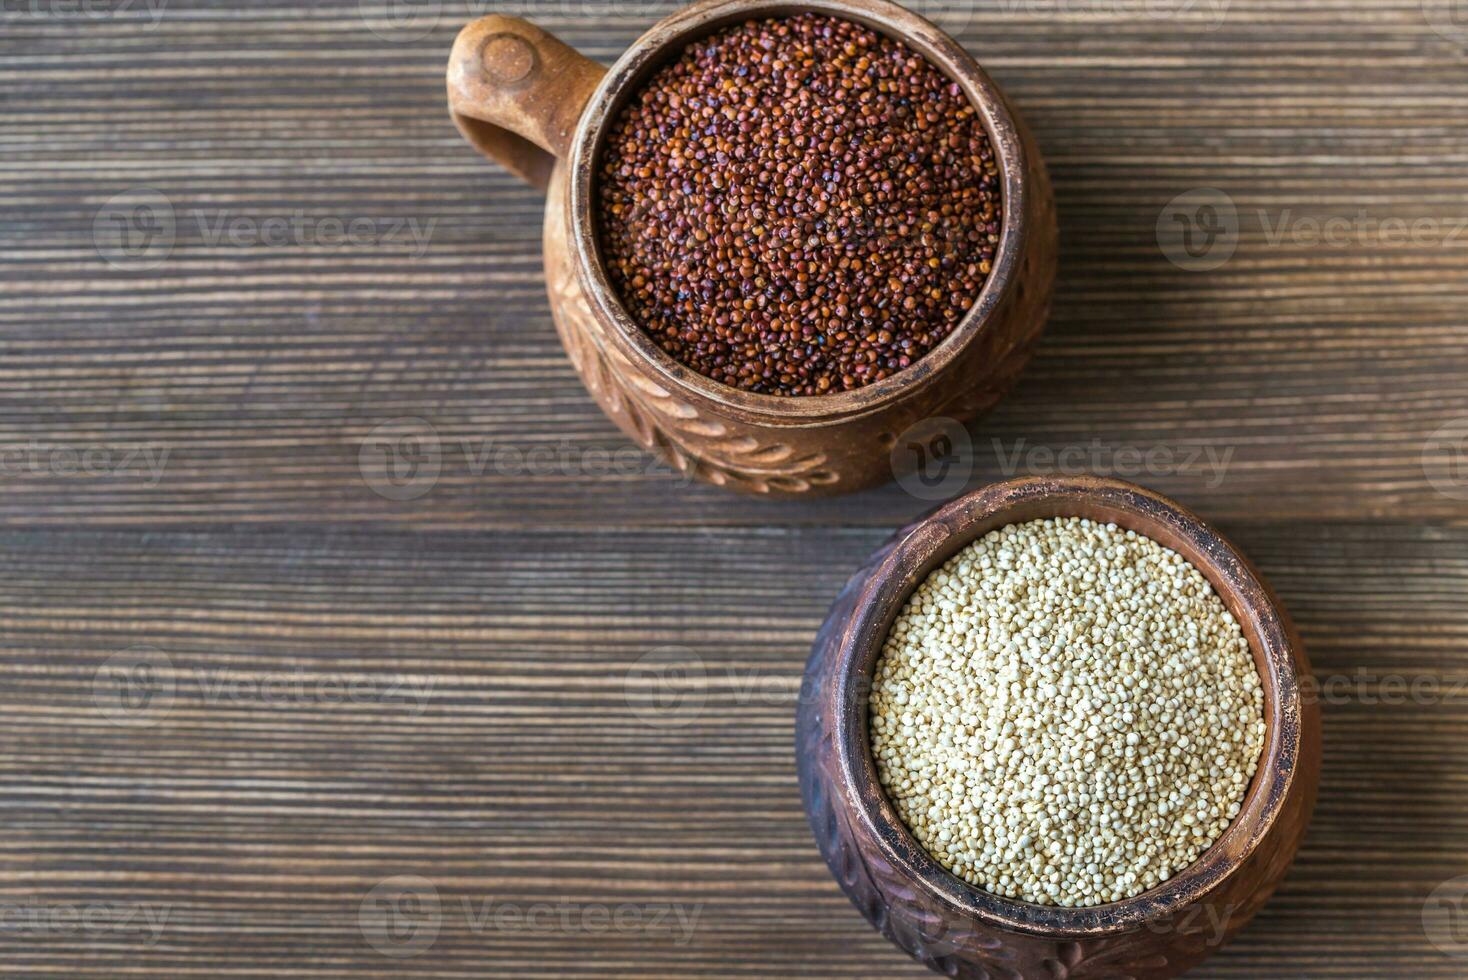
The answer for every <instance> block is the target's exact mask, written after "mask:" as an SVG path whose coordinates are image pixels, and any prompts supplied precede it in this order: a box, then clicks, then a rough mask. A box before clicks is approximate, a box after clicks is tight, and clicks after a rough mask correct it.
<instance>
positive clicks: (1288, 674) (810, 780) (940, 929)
mask: <svg viewBox="0 0 1468 980" xmlns="http://www.w3.org/2000/svg"><path fill="white" fill-rule="evenodd" d="M1047 517H1085V518H1089V519H1091V520H1095V521H1104V522H1109V523H1115V524H1116V525H1118V526H1119V527H1122V528H1125V529H1128V530H1133V531H1136V532H1137V533H1139V534H1144V535H1147V536H1148V537H1150V538H1152V539H1154V540H1156V541H1158V542H1160V543H1162V544H1163V545H1165V546H1167V547H1169V548H1171V549H1173V550H1174V551H1177V552H1178V553H1179V554H1181V555H1183V556H1184V557H1185V558H1187V559H1188V560H1189V561H1191V562H1192V563H1193V564H1194V565H1195V566H1197V568H1198V570H1199V571H1200V572H1202V573H1203V575H1204V577H1205V578H1207V579H1208V581H1209V582H1210V583H1212V585H1213V588H1214V590H1215V591H1216V592H1217V593H1218V594H1219V596H1220V597H1222V599H1223V601H1224V603H1225V605H1226V606H1227V607H1228V609H1229V611H1230V612H1231V613H1233V615H1234V617H1235V618H1236V619H1237V620H1238V622H1239V624H1240V625H1241V626H1242V627H1243V630H1244V633H1245V635H1246V637H1247V638H1248V641H1249V646H1250V648H1251V649H1252V651H1253V654H1254V663H1255V665H1256V666H1257V667H1258V670H1259V676H1260V679H1261V681H1262V682H1263V688H1264V714H1265V724H1266V728H1267V732H1266V735H1265V744H1264V750H1263V753H1262V756H1261V758H1260V764H1259V769H1258V771H1257V772H1256V774H1255V776H1254V780H1253V783H1252V784H1251V786H1250V788H1249V791H1248V795H1247V797H1246V798H1245V801H1244V804H1243V808H1242V809H1241V811H1240V813H1239V815H1238V816H1237V817H1236V818H1235V819H1234V821H1233V823H1232V824H1231V826H1230V827H1229V829H1228V830H1227V831H1226V832H1225V834H1224V836H1223V837H1221V838H1220V839H1219V840H1218V841H1217V842H1216V843H1215V844H1214V845H1213V846H1212V847H1211V848H1210V849H1209V850H1207V851H1206V852H1205V853H1204V854H1203V855H1202V857H1200V858H1199V859H1198V860H1197V861H1196V862H1195V863H1194V864H1193V865H1191V866H1190V867H1188V868H1186V869H1185V870H1183V871H1180V872H1178V873H1177V874H1175V875H1174V876H1173V877H1172V878H1170V879H1169V880H1167V881H1166V882H1164V883H1162V884H1161V885H1158V886H1157V887H1155V888H1153V889H1151V890H1150V891H1147V892H1144V893H1143V894H1141V895H1138V896H1136V897H1134V898H1131V899H1127V900H1125V901H1121V902H1114V903H1111V904H1107V905H1098V906H1094V907H1091V908H1061V907H1056V906H1041V905H1034V904H1030V903H1027V902H1022V901H1017V900H1014V899H1008V898H1002V897H1000V896H998V895H995V894H992V893H989V892H985V891H982V890H980V889H978V888H975V887H974V886H972V885H970V884H968V883H967V882H965V881H963V880H962V879H960V878H958V877H956V876H954V875H951V874H949V873H948V871H946V870H945V869H944V868H943V867H942V866H940V865H939V864H938V863H937V861H935V860H934V859H933V858H932V857H931V856H930V855H929V854H928V853H927V851H925V850H924V849H923V847H922V846H921V845H920V844H919V843H918V842H917V841H916V839H915V838H914V837H913V836H912V834H911V833H910V832H909V831H908V830H907V828H906V827H905V826H904V825H903V823H902V821H901V818H900V817H899V816H898V815H897V812H896V810H895V809H894V808H893V806H892V803H891V802H890V800H889V799H888V798H887V796H886V794H885V792H884V791H883V789H882V787H881V785H880V783H879V782H878V779H877V774H876V769H875V764H874V763H873V761H872V753H871V748H870V744H869V742H868V729H867V710H868V707H867V698H866V692H867V690H868V689H869V687H870V683H871V678H872V672H873V668H874V666H875V664H876V661H877V657H878V655H879V653H880V651H881V648H882V643H883V641H884V639H885V638H886V635H887V631H888V629H889V628H890V626H891V624H892V622H893V620H894V619H895V618H896V616H897V614H898V612H899V611H900V610H901V607H902V605H903V604H904V603H905V602H906V600H907V598H908V596H910V595H911V594H912V592H913V590H914V589H915V588H916V587H917V585H918V583H920V582H921V581H922V580H923V579H924V578H925V577H926V576H927V575H928V573H929V572H931V571H932V570H933V569H935V568H937V567H939V566H940V565H942V564H943V563H944V562H945V561H947V560H948V559H949V558H950V557H952V556H953V555H954V554H955V553H957V552H958V551H959V550H961V549H962V548H963V547H965V546H966V545H968V544H970V543H971V542H973V541H975V540H976V539H978V538H980V537H982V536H983V535H985V534H987V533H988V532H990V531H992V530H995V529H998V528H1002V527H1004V526H1005V525H1008V524H1015V523H1021V522H1024V521H1029V520H1036V519H1040V518H1047ZM1309 670H1310V667H1309V663H1308V661H1307V660H1306V657H1305V651H1304V650H1303V648H1302V647H1301V646H1300V639H1299V637H1298V636H1297V635H1296V633H1295V630H1294V628H1293V626H1292V625H1291V624H1290V621H1289V618H1288V616H1287V615H1286V614H1285V612H1284V610H1283V609H1282V608H1281V607H1280V604H1279V601H1278V600H1277V599H1276V598H1275V596H1274V593H1273V592H1271V591H1270V589H1269V587H1268V586H1267V585H1266V584H1265V583H1264V580H1263V579H1262V578H1260V576H1259V573H1258V571H1256V570H1255V568H1254V567H1253V566H1252V565H1251V564H1250V563H1249V562H1248V560H1247V559H1245V558H1244V557H1243V556H1242V555H1240V554H1239V552H1238V551H1237V550H1236V549H1235V548H1234V547H1233V545H1231V544H1230V543H1229V542H1228V541H1227V540H1225V539H1224V538H1223V536H1222V535H1220V534H1219V533H1218V532H1216V531H1214V530H1213V529H1212V528H1210V527H1209V526H1208V525H1206V524H1204V523H1203V522H1202V521H1201V520H1200V519H1199V518H1197V517H1196V516H1194V515H1193V514H1191V513H1189V512H1188V511H1187V510H1185V509H1183V508H1182V507H1181V506H1180V505H1178V504H1176V503H1174V502H1172V501H1170V500H1167V499H1166V498H1163V497H1161V496H1158V495H1157V494H1154V493H1152V492H1150V491H1148V490H1144V489H1143V488H1141V487H1138V486H1134V485H1132V484H1129V483H1124V482H1121V481H1117V480H1103V479H1096V478H1077V479H1049V478H1039V479H1027V480H1016V481H1011V482H1008V483H1000V484H996V485H994V486H990V487H987V488H984V489H981V490H978V491H976V492H974V493H971V494H968V495H967V496H963V497H960V498H958V499H957V500H954V501H952V502H951V503H949V504H947V505H945V506H943V507H941V508H940V509H938V510H936V511H934V512H933V513H932V514H930V515H929V516H927V517H924V518H922V519H920V520H918V521H917V522H916V523H914V524H911V525H909V526H908V527H906V528H903V529H902V530H901V531H899V532H897V534H896V535H895V536H894V537H893V538H892V539H891V540H890V541H888V542H887V544H886V545H884V546H883V547H882V548H881V549H880V550H878V551H877V552H876V553H875V554H874V555H872V556H871V558H870V560H869V561H868V562H867V564H866V565H865V566H864V567H863V568H862V569H861V570H860V571H858V572H857V573H856V574H855V575H854V576H852V578H851V580H850V581H849V582H848V583H847V584H846V587H845V588H844V589H843V590H842V592H841V594H840V596H839V597H838V598H837V599H836V601H835V604H834V605H833V606H832V607H831V611H830V613H829V614H828V616H827V618H826V621H825V624H824V625H823V626H822V627H821V630H820V633H819V634H818V636H817V638H816V641H815V644H814V646H813V648H812V652H811V657H810V661H809V663H808V665H807V667H806V672H805V679H804V684H803V685H802V691H801V699H800V708H799V717H798V720H797V726H796V727H797V731H796V755H797V759H798V765H799V772H800V786H801V795H802V798H803V800H804V803H805V809H806V815H807V817H808V818H809V820H810V825H811V829H812V830H813V831H814V833H815V837H816V841H817V843H818V844H819V846H820V849H821V852H822V854H823V855H824V856H825V859H826V863H827V865H828V866H829V867H830V869H831V872H832V873H833V874H834V875H835V876H836V879H837V881H838V882H839V883H840V885H841V888H842V889H843V890H844V891H845V892H846V894H847V896H848V897H849V898H850V899H851V901H852V902H853V903H854V904H855V905H856V907H857V908H858V909H859V910H860V911H861V913H862V915H864V916H865V917H866V918H867V920H868V921H869V922H871V923H872V925H874V926H875V927H876V928H877V929H878V930H880V931H881V932H882V934H883V935H885V936H887V938H888V939H890V940H892V941H893V942H894V943H896V944H897V945H898V946H899V947H901V948H902V949H904V950H906V951H907V952H908V953H909V954H910V955H911V956H913V957H914V958H916V959H918V960H920V961H921V962H923V963H926V964H927V965H928V966H930V967H932V968H933V969H935V970H937V971H939V972H941V973H946V974H947V975H949V976H952V977H958V978H962V980H1020V978H1023V980H1082V978H1095V980H1100V978H1106V980H1117V978H1134V980H1161V978H1166V977H1174V976H1177V975H1179V974H1180V973H1182V972H1184V971H1185V970H1188V969H1190V968H1191V967H1193V966H1194V965H1196V964H1197V963H1199V962H1201V961H1202V960H1203V959H1204V958H1205V957H1207V956H1208V955H1210V954H1211V953H1213V952H1214V951H1216V950H1217V949H1218V948H1219V947H1220V946H1221V945H1222V944H1223V943H1224V942H1226V941H1228V939H1230V938H1231V937H1232V936H1233V935H1234V934H1235V933H1237V932H1238V930H1240V929H1241V928H1243V926H1244V924H1245V923H1246V922H1248V921H1249V919H1250V918H1252V917H1253V915H1254V914H1255V913H1256V912H1257V911H1259V909H1260V907H1261V906H1263V904H1264V903H1265V901H1266V900H1267V899H1268V898H1269V896H1270V895H1271V894H1272V893H1273V892H1274V889H1275V887H1276V886H1277V885H1278V884H1279V882H1280V880H1281V879H1282V878H1283V877H1284V874H1285V871H1286V870H1287V869H1288V868H1289V866H1290V863H1291V862H1292V861H1293V860H1294V856H1295V852H1296V850H1297V849H1298V848H1299V846H1300V841H1301V839H1302V837H1303V836H1304V833H1305V827H1306V825H1307V824H1308V823H1309V821H1310V815H1311V811H1312V810H1313V808H1314V804H1315V793H1316V787H1317V785H1318V782H1319V770H1320V709H1319V706H1318V705H1317V704H1316V703H1315V701H1314V699H1312V698H1308V697H1306V696H1305V695H1304V690H1305V689H1306V687H1305V686H1303V685H1302V679H1305V678H1307V677H1308V676H1309Z"/></svg>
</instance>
